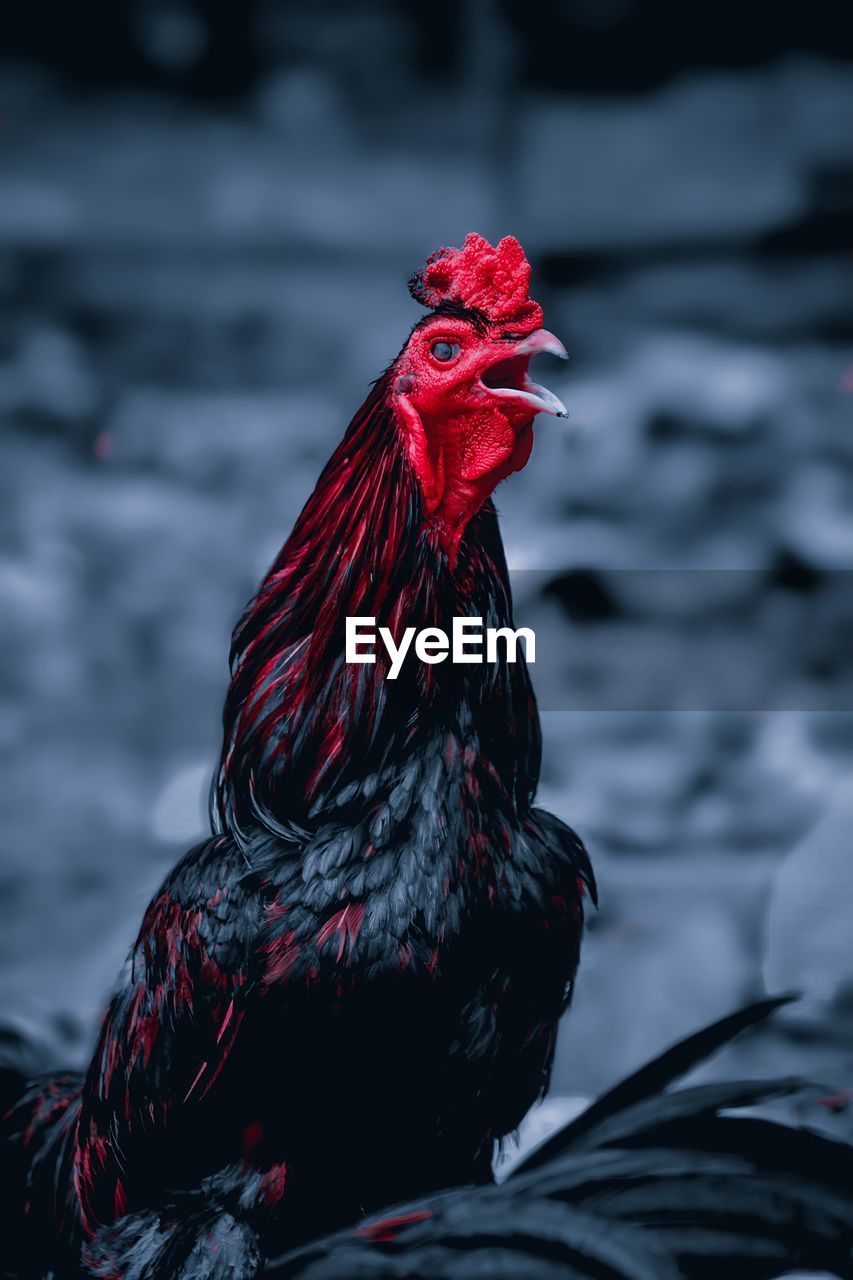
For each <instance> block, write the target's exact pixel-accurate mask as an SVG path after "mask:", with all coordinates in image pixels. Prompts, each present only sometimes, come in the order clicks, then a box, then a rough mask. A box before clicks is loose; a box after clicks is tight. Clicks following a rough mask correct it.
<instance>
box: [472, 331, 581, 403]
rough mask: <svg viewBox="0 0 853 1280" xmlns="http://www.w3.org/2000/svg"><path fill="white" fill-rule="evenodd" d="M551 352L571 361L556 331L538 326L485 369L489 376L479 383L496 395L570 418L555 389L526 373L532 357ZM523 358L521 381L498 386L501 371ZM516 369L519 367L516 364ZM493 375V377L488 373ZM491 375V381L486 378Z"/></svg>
mask: <svg viewBox="0 0 853 1280" xmlns="http://www.w3.org/2000/svg"><path fill="white" fill-rule="evenodd" d="M538 355H552V356H558V357H559V358H560V359H561V360H568V358H569V356H568V352H567V351H566V348H565V347H564V346H563V344H562V342H561V341H560V339H559V338H557V337H555V335H554V334H553V333H549V332H548V330H547V329H537V330H535V332H534V333H531V334H528V336H527V337H526V338H522V340H521V341H520V342H516V343H514V344H513V346H512V347H510V349H509V353H508V356H506V357H504V358H503V359H502V360H498V361H496V362H495V364H494V365H493V366H492V367H491V369H490V370H487V371H486V376H484V378H483V379H481V382H480V385H481V387H482V388H483V390H485V391H488V393H489V394H490V395H493V396H503V397H504V398H506V399H509V400H515V401H516V403H518V402H523V403H524V404H528V405H530V407H531V408H532V409H533V412H534V413H550V414H553V415H554V416H555V417H557V418H568V416H569V411H568V409H567V408H566V406H565V405H564V404H563V402H562V400H560V399H559V398H558V397H557V396H555V395H554V393H553V391H549V390H548V388H547V387H543V386H540V385H539V383H538V382H534V381H533V380H532V379H531V378H529V377H528V376H527V361H528V360H529V359H530V357H531V356H538ZM519 360H522V361H524V365H523V373H521V378H520V384H517V385H515V386H513V385H509V386H499V385H497V375H498V371H499V370H501V369H505V370H506V369H508V368H509V367H511V365H512V363H513V362H514V361H519ZM516 368H517V366H516ZM489 374H491V375H492V376H490V377H489V376H488V375H489ZM486 377H488V380H486Z"/></svg>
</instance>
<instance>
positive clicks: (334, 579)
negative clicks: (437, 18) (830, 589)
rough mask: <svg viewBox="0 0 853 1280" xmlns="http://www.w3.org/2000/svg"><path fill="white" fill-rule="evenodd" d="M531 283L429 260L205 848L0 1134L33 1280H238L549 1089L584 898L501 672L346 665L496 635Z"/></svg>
mask: <svg viewBox="0 0 853 1280" xmlns="http://www.w3.org/2000/svg"><path fill="white" fill-rule="evenodd" d="M530 275H531V269H530V264H529V263H528V261H527V259H526V257H525V254H524V251H523V249H522V247H521V245H520V244H519V243H518V241H517V240H515V239H514V238H513V237H510V236H508V237H505V238H504V239H502V240H501V241H500V242H499V243H498V244H497V245H495V246H493V245H491V244H490V243H489V242H488V241H487V240H486V239H484V238H483V237H482V236H479V235H476V234H471V235H468V236H467V237H466V238H465V241H464V243H463V245H462V247H461V248H453V249H449V248H443V249H440V250H438V251H437V252H436V253H434V254H432V255H431V257H429V258H428V259H427V261H426V263H425V264H424V266H423V267H422V268H421V269H420V270H419V271H418V272H417V273H416V274H415V275H414V276H413V277H412V279H411V280H410V282H409V288H410V292H411V294H412V296H413V298H414V299H415V300H416V301H417V302H418V303H419V304H420V305H421V306H422V307H423V308H424V309H425V311H424V314H422V315H421V317H420V318H419V319H418V320H417V321H416V323H415V324H414V326H413V328H412V330H411V332H410V334H409V336H408V337H407V339H406V341H405V343H404V344H403V347H402V349H401V350H400V352H399V354H398V355H397V356H396V357H395V358H394V359H393V360H392V361H391V363H390V364H389V366H388V367H387V369H386V370H385V372H384V373H383V374H382V375H381V376H380V377H379V378H378V379H377V381H376V382H375V383H374V384H373V385H372V387H371V389H370V391H369V393H368V395H367V398H366V399H365V401H364V403H363V405H362V406H361V408H360V409H359V410H358V411H357V412H356V414H355V416H354V417H353V419H352V421H351V423H350V425H349V427H348V428H347V430H346V432H345V434H344V436H343V439H342V441H341V443H340V444H339V445H338V447H337V449H336V450H335V451H334V453H333V454H332V457H331V459H330V460H329V462H328V464H327V465H326V467H325V468H324V470H323V471H322V474H321V475H320V477H319V480H318V481H317V484H316V487H315V489H314V491H313V493H312V494H311V495H310V497H309V498H308V501H307V502H306V505H305V507H304V509H303V510H302V512H301V514H300V516H299V517H298V519H297V520H296V523H295V526H294V528H293V530H292V532H291V534H290V536H289V537H288V538H287V540H286V541H285V543H284V546H283V547H282V549H281V551H280V553H279V554H278V556H277V557H276V559H275V561H274V563H273V565H272V567H271V569H270V570H269V572H268V574H267V575H266V577H265V578H264V580H263V582H262V583H261V585H260V587H259V589H258V591H257V593H256V595H255V596H254V598H253V599H252V601H251V602H250V603H249V605H248V606H247V608H246V609H245V611H244V613H243V615H242V617H241V619H240V621H239V622H238V624H237V627H236V629H235V632H234V635H233V641H232V647H231V656H230V662H231V682H230V686H229V689H228V693H227V697H226V701H225V708H224V713H223V745H222V751H221V757H220V760H219V764H218V767H217V769H216V771H215V776H214V780H213V787H212V793H211V821H212V833H211V836H210V838H208V839H206V840H204V841H203V842H201V843H200V844H198V845H197V846H196V847H195V848H194V849H192V850H191V851H190V852H189V853H187V854H186V856H185V857H184V858H183V859H182V860H181V861H179V862H178V864H177V865H176V866H175V867H174V869H173V870H172V871H171V873H170V874H169V875H168V876H167V877H166V880H165V882H164V883H163V885H162V886H161V888H160V889H159V890H158V891H157V893H156V894H155V896H154V898H153V900H152V901H151V903H150V905H149V906H148V909H147V911H146V912H145V915H144V918H143V920H142V924H141V927H140V930H139V933H138V936H137V938H136V940H135V942H134V943H133V945H132V947H131V949H130V953H129V956H128V959H127V962H126V964H125V966H124V968H123V970H122V972H121V974H120V976H119V979H118V982H117V985H116V987H115V990H114V994H113V996H112V999H111V1001H110V1003H109V1007H108V1009H107V1011H106V1014H105V1017H104V1020H103V1025H102V1028H101V1031H100V1035H99V1037H98V1040H97V1044H96V1046H95V1049H94V1053H93V1056H92V1059H91V1062H90V1064H89V1066H88V1068H87V1070H86V1071H85V1072H84V1073H82V1076H81V1077H77V1076H74V1075H73V1074H67V1073H54V1074H50V1073H48V1074H47V1075H46V1076H42V1077H40V1078H37V1079H36V1080H34V1081H33V1082H32V1083H30V1084H29V1085H28V1086H27V1087H26V1088H25V1089H24V1090H23V1092H22V1093H21V1095H20V1096H18V1097H17V1098H16V1099H15V1100H14V1101H13V1105H12V1106H11V1107H10V1108H9V1109H8V1111H7V1113H6V1115H5V1118H4V1120H3V1123H2V1136H3V1137H4V1138H5V1144H4V1145H5V1147H6V1149H7V1154H6V1156H4V1160H5V1161H6V1164H7V1166H8V1168H10V1169H12V1170H13V1171H14V1186H13V1190H12V1191H11V1192H10V1194H9V1196H7V1204H6V1208H5V1212H6V1214H7V1216H8V1215H9V1214H10V1213H11V1215H12V1218H13V1220H14V1222H15V1223H16V1224H17V1229H16V1230H17V1234H16V1239H17V1240H18V1242H19V1244H18V1246H17V1247H18V1252H19V1253H20V1254H21V1255H22V1256H23V1257H25V1258H27V1259H30V1262H29V1263H27V1264H26V1265H29V1267H30V1272H31V1273H33V1274H46V1273H48V1272H49V1271H50V1270H51V1269H52V1270H53V1271H54V1272H55V1273H58V1274H65V1272H66V1271H68V1270H69V1269H70V1270H71V1273H72V1274H77V1273H80V1274H83V1275H89V1276H98V1277H107V1276H110V1277H116V1276H119V1277H122V1278H123V1280H161V1278H162V1277H165V1276H174V1277H185V1278H186V1280H189V1278H190V1277H193V1278H195V1280H202V1277H215V1276H220V1275H223V1276H224V1275H228V1276H229V1277H230V1278H231V1280H241V1277H249V1276H254V1275H255V1274H257V1272H258V1269H259V1268H260V1267H261V1266H262V1265H263V1262H264V1259H265V1258H268V1257H270V1256H272V1255H273V1254H276V1253H278V1254H280V1253H281V1252H282V1251H283V1250H286V1249H288V1248H295V1247H298V1246H299V1245H300V1243H301V1242H304V1241H306V1240H308V1239H311V1238H316V1237H317V1236H319V1235H321V1234H322V1233H323V1232H329V1231H334V1230H335V1229H337V1228H342V1227H344V1226H345V1225H346V1224H348V1223H351V1222H352V1221H354V1220H357V1219H359V1218H361V1217H363V1216H364V1214H365V1213H370V1212H375V1211H378V1210H380V1209H381V1208H382V1207H383V1206H385V1205H387V1204H389V1203H392V1202H394V1201H396V1200H399V1199H400V1198H401V1197H403V1198H411V1197H418V1196H425V1195H429V1194H432V1193H435V1192H437V1191H439V1189H441V1188H446V1187H453V1186H457V1187H459V1186H478V1185H488V1184H490V1183H491V1182H492V1181H493V1174H492V1162H493V1157H494V1154H495V1150H496V1148H497V1147H498V1146H499V1144H500V1143H501V1142H502V1141H503V1140H504V1139H505V1138H506V1136H507V1135H509V1134H511V1133H513V1132H514V1131H515V1130H516V1129H517V1127H518V1125H519V1123H520V1121H521V1120H522V1118H523V1117H524V1115H525V1114H526V1112H527V1111H528V1110H529V1108H530V1107H531V1105H532V1104H533V1103H535V1102H536V1101H537V1099H539V1098H541V1097H542V1096H543V1095H544V1094H545V1092H546V1091H547V1089H548V1085H549V1078H550V1072H551V1067H552V1063H553V1058H554V1049H555V1043H556V1035H557V1027H558V1024H559V1022H560V1018H561V1016H562V1014H563V1012H564V1011H565V1009H566V1007H567V1005H568V1003H569V1000H570V998H571V994H572V990H573V985H574V981H575V975H576V971H577V967H578V962H579V956H580V945H581V938H582V932H583V921H584V906H585V903H586V902H588V901H593V902H594V901H595V895H596V890H595V879H594V875H593V871H592V867H591V864H590V860H589V857H588V855H587V852H586V850H585V848H584V845H583V843H582V841H581V840H580V838H579V837H578V835H577V834H576V833H575V832H574V831H573V830H572V829H571V828H569V827H568V826H567V825H566V824H565V823H563V822H562V821H561V820H560V819H559V818H557V817H555V816H554V815H553V814H550V813H548V812H546V811H545V810H543V809H541V808H538V807H537V805H536V803H535V796H536V789H537V784H538V778H539V769H540V757H541V735H540V726H539V719H538V713H537V707H536V699H535V696H534V693H533V689H532V685H531V680H530V675H529V670H528V666H527V663H526V661H525V659H524V656H523V654H521V653H519V654H517V655H512V656H513V657H514V658H515V660H510V658H511V655H510V652H509V646H508V645H507V646H505V647H500V648H499V649H498V653H497V656H496V658H495V660H494V661H493V662H488V663H485V662H480V663H477V662H473V663H472V662H466V663H455V662H451V661H444V662H441V663H439V662H426V661H416V660H410V661H407V662H406V663H404V664H403V668H402V670H401V671H400V672H399V674H397V675H396V678H394V679H391V678H390V671H389V666H388V658H387V654H386V653H384V652H382V651H381V650H378V651H377V652H376V654H375V655H374V659H375V660H374V661H373V662H372V663H371V662H348V661H347V660H346V651H345V646H344V630H345V620H346V619H347V618H357V617H370V618H372V619H373V620H374V621H375V623H376V625H377V626H378V627H380V628H381V627H386V628H387V629H388V631H389V632H390V634H391V635H393V636H397V637H398V636H399V634H400V632H401V631H402V630H403V629H404V628H407V627H411V626H413V627H415V628H416V629H417V630H418V631H419V632H427V633H429V632H430V631H431V630H435V629H439V630H443V631H445V632H449V631H450V630H451V629H452V624H453V620H454V619H455V618H459V617H462V618H477V619H480V620H481V621H482V622H483V623H484V624H485V625H486V626H487V627H489V628H493V629H494V630H495V632H496V633H497V634H500V633H501V632H502V631H503V632H507V631H512V629H513V610H512V595H511V589H510V582H509V576H508V570H507V564H506V559H505V556H504V551H503V546H502V542H501V537H500V532H499V528H498V520H497V514H496V510H495V507H494V503H493V500H492V494H493V492H494V490H495V488H496V487H497V486H498V484H500V483H501V482H502V481H503V480H505V479H506V478H507V477H508V476H510V475H511V474H512V473H513V472H515V471H518V470H519V469H521V468H522V467H523V466H524V465H525V464H526V462H527V461H528V459H529V457H530V453H531V448H532V444H533V421H534V418H535V417H536V415H537V414H540V413H543V414H547V415H552V416H563V415H565V413H566V410H565V408H564V406H563V404H562V402H561V401H560V400H559V399H558V398H557V396H556V395H554V394H553V392H551V391H550V390H548V389H547V388H545V387H543V386H541V385H539V384H538V383H536V382H534V381H532V379H531V378H530V376H529V372H528V368H529V364H530V361H531V359H532V358H533V357H534V356H536V355H539V354H551V355H554V356H558V357H564V356H565V354H566V353H565V349H564V347H563V345H562V343H561V342H560V341H559V340H558V339H557V338H556V337H555V336H554V335H553V334H552V333H550V332H549V331H548V330H546V329H544V328H543V327H542V321H543V315H542V309H541V307H540V306H539V304H538V303H536V302H535V301H533V300H532V299H531V298H530V296H529V286H530ZM10 1185H12V1184H11V1183H10ZM22 1224H23V1225H22ZM6 1230H7V1229H5V1228H4V1232H5V1231H6ZM7 1233H8V1232H7ZM33 1260H34V1261H33ZM63 1268H64V1269H65V1270H63ZM21 1273H22V1274H28V1272H27V1271H26V1269H25V1268H24V1270H22V1272H21Z"/></svg>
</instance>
